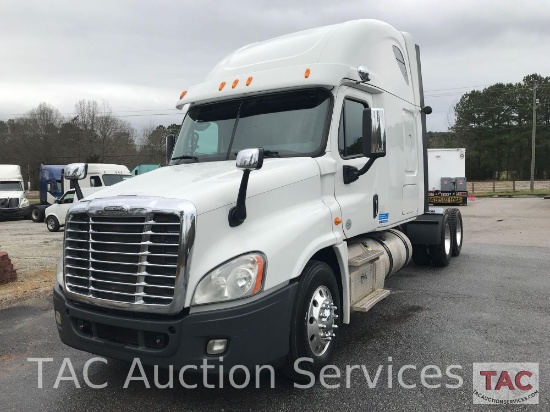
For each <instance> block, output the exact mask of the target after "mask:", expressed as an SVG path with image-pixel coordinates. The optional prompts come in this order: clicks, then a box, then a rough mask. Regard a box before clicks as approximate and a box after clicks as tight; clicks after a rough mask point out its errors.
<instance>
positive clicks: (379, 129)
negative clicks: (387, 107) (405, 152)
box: [343, 108, 386, 185]
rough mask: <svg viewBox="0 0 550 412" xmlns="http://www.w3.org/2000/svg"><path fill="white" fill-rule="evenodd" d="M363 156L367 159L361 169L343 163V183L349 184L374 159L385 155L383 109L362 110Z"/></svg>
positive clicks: (364, 171)
mask: <svg viewBox="0 0 550 412" xmlns="http://www.w3.org/2000/svg"><path fill="white" fill-rule="evenodd" d="M363 156H365V157H368V158H369V160H368V161H367V163H365V165H364V166H363V167H362V168H361V169H357V168H356V167H355V166H350V165H344V171H343V177H344V184H346V185H349V184H350V183H353V182H355V181H356V180H357V179H359V177H361V176H363V175H364V174H365V173H367V172H368V171H369V169H370V168H371V167H372V165H373V164H374V162H375V160H376V159H378V158H379V157H384V156H386V119H385V117H384V109H368V108H367V109H365V110H363Z"/></svg>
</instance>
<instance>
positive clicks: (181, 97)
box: [180, 90, 187, 100]
mask: <svg viewBox="0 0 550 412" xmlns="http://www.w3.org/2000/svg"><path fill="white" fill-rule="evenodd" d="M186 94H187V90H184V91H183V92H181V94H180V100H181V99H183V98H184V97H185V95H186Z"/></svg>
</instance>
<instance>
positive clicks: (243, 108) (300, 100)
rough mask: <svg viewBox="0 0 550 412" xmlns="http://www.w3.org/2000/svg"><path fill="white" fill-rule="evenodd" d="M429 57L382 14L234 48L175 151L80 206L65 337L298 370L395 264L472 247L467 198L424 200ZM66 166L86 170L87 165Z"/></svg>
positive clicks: (196, 93) (184, 101) (94, 346)
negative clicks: (434, 206) (445, 203)
mask: <svg viewBox="0 0 550 412" xmlns="http://www.w3.org/2000/svg"><path fill="white" fill-rule="evenodd" d="M420 73H421V70H420V56H419V49H418V47H417V46H416V45H415V43H414V40H413V38H412V36H411V35H409V34H407V33H402V32H399V31H397V30H396V29H394V28H393V27H391V26H390V25H388V24H386V23H383V22H380V21H376V20H357V21H351V22H347V23H343V24H338V25H333V26H327V27H322V28H318V29H313V30H308V31H304V32H300V33H294V34H290V35H287V36H283V37H279V38H276V39H273V40H268V41H264V42H261V43H254V44H251V45H249V46H245V47H243V48H241V49H239V50H237V51H235V52H234V53H232V54H230V55H229V56H228V57H227V58H225V59H224V60H222V61H221V62H220V63H219V64H218V65H217V66H216V67H215V68H214V69H213V70H212V71H211V72H210V74H209V75H208V76H207V78H206V80H205V82H204V83H201V84H198V85H194V86H190V87H188V88H186V89H185V90H184V91H183V92H182V93H181V95H180V99H179V100H178V101H177V103H176V107H178V108H179V109H184V108H188V111H187V114H186V116H185V119H184V120H183V124H182V127H181V131H180V133H179V135H178V136H177V137H175V136H171V137H169V138H168V139H167V160H168V161H167V163H168V167H164V168H161V169H157V170H154V171H151V172H149V173H147V174H144V175H140V176H137V177H135V178H133V179H131V180H128V181H124V182H121V183H120V184H117V185H116V186H112V187H108V188H106V189H104V190H102V191H101V192H99V193H96V194H94V195H92V196H90V197H88V198H86V199H84V200H83V201H81V202H78V203H75V204H73V205H72V206H71V208H70V210H69V212H68V215H67V222H66V231H65V232H66V236H65V242H64V253H63V258H62V259H61V260H60V263H59V265H58V269H57V285H56V286H55V288H54V306H55V315H56V322H57V327H58V331H59V335H60V337H61V340H62V341H63V342H65V343H66V344H68V345H70V346H73V347H76V348H79V349H82V350H86V351H89V352H92V353H96V354H100V355H104V356H109V357H112V358H117V359H124V360H132V359H133V358H135V357H139V358H140V359H141V361H142V362H143V363H147V364H154V365H160V366H164V367H168V366H169V365H172V366H174V367H182V366H184V365H191V366H193V365H194V366H195V367H196V366H197V365H200V364H201V363H202V362H217V361H219V359H220V357H223V361H224V364H225V365H226V366H230V365H245V366H253V365H263V364H275V365H277V366H280V367H282V368H283V369H285V370H286V372H287V374H288V375H289V376H290V377H291V378H293V379H294V378H296V373H295V368H294V366H295V362H296V361H297V360H298V359H300V358H303V357H306V358H308V359H310V360H311V361H310V362H306V365H302V367H303V368H304V367H306V368H309V370H311V371H312V372H313V373H318V372H319V371H320V369H321V368H322V367H323V366H324V365H326V364H327V363H328V362H329V361H330V359H331V357H332V355H333V353H334V351H335V348H336V346H337V342H338V339H339V338H340V333H339V327H340V326H341V325H342V323H349V322H350V313H351V311H358V312H368V311H369V310H370V309H371V308H372V307H373V306H374V305H375V304H376V303H377V302H380V301H381V300H382V299H384V298H386V297H387V296H388V295H389V294H390V291H389V290H387V289H385V288H384V280H385V278H386V277H387V276H390V275H392V274H393V273H395V272H397V271H398V270H400V269H401V268H402V267H403V266H405V265H406V264H408V262H409V261H410V260H411V258H414V259H415V261H416V262H418V263H419V264H429V263H433V264H435V265H438V266H445V265H447V264H449V261H450V258H451V256H453V255H455V256H456V255H458V254H459V253H460V248H461V245H462V226H461V225H462V223H461V217H460V212H459V211H456V210H453V211H452V213H451V212H449V211H445V210H443V209H441V210H430V209H429V208H428V204H427V158H426V149H427V147H426V137H425V115H426V114H428V113H429V112H430V111H431V109H430V108H429V107H424V101H423V94H422V80H421V74H420ZM66 176H67V177H69V178H71V179H74V181H75V182H79V181H85V179H86V169H85V165H84V164H74V165H70V168H69V172H68V173H66ZM77 184H78V183H77ZM457 227H459V228H460V229H457ZM458 232H460V234H461V237H460V240H458V237H457V236H456V233H458Z"/></svg>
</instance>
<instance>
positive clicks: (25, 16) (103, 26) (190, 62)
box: [0, 0, 550, 130]
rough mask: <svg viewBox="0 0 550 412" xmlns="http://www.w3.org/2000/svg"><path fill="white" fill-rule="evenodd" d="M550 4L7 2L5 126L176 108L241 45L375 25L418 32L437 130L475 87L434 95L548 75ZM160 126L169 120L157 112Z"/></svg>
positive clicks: (1, 78) (0, 113)
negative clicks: (87, 108)
mask: <svg viewBox="0 0 550 412" xmlns="http://www.w3.org/2000/svg"><path fill="white" fill-rule="evenodd" d="M542 4H543V3H542V2H539V1H535V0H525V1H522V2H517V1H509V0H487V1H483V2H480V1H473V0H462V1H459V2H449V1H419V0H415V1H410V0H409V1H406V0H385V1H372V0H369V1H365V0H361V1H339V2H334V1H327V0H317V1H310V0H302V1H300V2H296V1H290V0H280V1H277V2H273V1H266V0H254V1H252V0H241V1H240V2H238V3H236V2H220V1H212V0H206V1H204V0H203V1H200V2H195V1H190V0H187V1H178V2H174V1H166V0H164V1H162V0H161V1H156V2H150V1H145V0H137V1H128V0H127V1H117V2H112V1H106V0H96V1H93V2H85V3H84V2H67V1H60V0H49V1H47V2H44V1H38V0H29V1H25V2H18V1H7V2H2V3H1V4H0V16H1V17H0V47H1V49H2V64H1V65H0V83H1V87H2V88H1V89H0V119H6V118H9V117H10V115H12V114H15V113H20V112H21V111H26V110H29V109H31V108H33V107H35V106H36V105H37V104H38V103H39V102H42V101H46V102H48V103H50V104H52V105H54V106H55V107H57V108H58V109H59V110H60V111H62V112H71V111H72V110H73V107H74V103H76V102H77V101H78V100H80V99H82V98H93V99H96V100H99V101H101V100H107V101H108V102H109V103H110V104H111V106H112V107H113V108H114V110H115V111H117V110H163V109H167V108H171V107H173V106H174V104H175V101H176V98H177V96H178V95H179V93H180V92H181V90H183V88H185V87H187V86H188V85H190V84H193V83H197V82H200V81H202V80H203V78H204V77H205V76H206V74H207V73H208V72H209V71H210V69H211V68H212V67H213V66H214V65H215V64H216V63H217V62H218V61H219V60H220V59H222V58H223V57H224V56H226V55H227V54H228V53H229V52H231V51H232V50H234V49H236V48H238V47H241V46H243V45H245V44H248V43H252V42H257V41H262V40H266V39H269V38H272V37H275V36H279V35H283V34H287V33H290V32H293V31H298V30H304V29H308V28H313V27H317V26H322V25H327V24H334V23H339V22H343V21H346V20H351V19H356V18H376V19H381V20H384V21H387V22H388V23H390V24H392V25H393V26H395V27H396V28H397V29H399V30H402V31H407V32H410V33H411V34H413V36H414V37H415V39H416V41H417V42H418V44H420V46H421V51H422V68H423V75H424V87H425V89H426V91H427V92H426V94H427V96H428V97H427V103H428V104H431V105H432V106H433V108H434V114H432V115H431V116H429V118H428V126H429V128H430V129H432V130H444V129H446V124H445V118H446V117H447V113H448V112H449V109H450V108H451V107H452V105H453V104H454V103H456V101H457V100H458V98H459V97H460V93H461V92H465V91H468V90H469V89H468V88H465V89H455V90H454V92H455V93H456V94H451V95H448V96H438V97H435V96H433V95H434V94H436V93H434V92H431V90H439V89H453V88H458V87H464V86H467V87H469V86H475V85H485V84H487V85H488V84H493V83H496V82H518V81H521V79H522V78H523V77H524V76H525V75H527V74H530V73H534V72H538V73H540V74H543V75H548V74H549V73H548V69H549V68H550V57H549V56H548V54H547V52H546V50H545V45H546V44H549V41H550V25H549V24H547V22H548V21H550V8H549V7H545V6H543V5H542ZM430 94H431V95H432V97H429V96H430ZM440 94H441V93H440ZM171 119H172V118H171ZM143 120H144V119H143V118H136V119H133V120H131V121H132V122H134V123H135V124H139V122H140V121H143ZM176 120H178V122H179V119H177V118H176ZM151 121H153V122H157V121H158V122H159V123H161V122H162V123H164V120H162V119H161V118H160V117H158V116H157V117H152V118H151Z"/></svg>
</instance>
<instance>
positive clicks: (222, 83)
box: [218, 82, 225, 92]
mask: <svg viewBox="0 0 550 412" xmlns="http://www.w3.org/2000/svg"><path fill="white" fill-rule="evenodd" d="M224 87H225V82H221V83H220V87H219V89H218V90H219V91H220V92H221V91H222V89H223V88H224Z"/></svg>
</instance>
